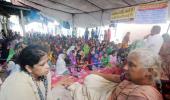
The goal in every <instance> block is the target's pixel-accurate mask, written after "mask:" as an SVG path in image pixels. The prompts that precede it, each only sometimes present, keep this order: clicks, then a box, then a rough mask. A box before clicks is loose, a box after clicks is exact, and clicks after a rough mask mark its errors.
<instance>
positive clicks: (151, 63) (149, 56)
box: [128, 48, 161, 80]
mask: <svg viewBox="0 0 170 100" xmlns="http://www.w3.org/2000/svg"><path fill="white" fill-rule="evenodd" d="M131 55H136V56H138V57H139V58H140V63H141V64H142V65H143V67H144V68H148V69H149V68H151V69H152V70H153V71H152V72H153V75H152V76H153V78H154V80H159V79H160V71H161V60H160V57H159V55H158V54H156V53H154V52H152V51H151V50H150V49H146V48H140V49H135V50H133V51H132V52H130V53H129V55H128V56H131Z"/></svg>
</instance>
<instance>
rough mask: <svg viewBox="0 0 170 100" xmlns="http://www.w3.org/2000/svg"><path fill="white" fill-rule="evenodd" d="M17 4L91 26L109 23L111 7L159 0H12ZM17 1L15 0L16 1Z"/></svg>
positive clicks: (83, 25)
mask: <svg viewBox="0 0 170 100" xmlns="http://www.w3.org/2000/svg"><path fill="white" fill-rule="evenodd" d="M14 1H15V2H13V3H15V4H17V5H26V6H31V7H34V8H36V9H39V10H40V11H41V12H42V13H44V14H46V15H48V16H52V17H54V18H55V19H57V20H67V21H70V22H71V23H73V24H74V25H75V26H81V27H86V26H87V27H93V26H99V25H105V24H109V23H110V17H111V11H112V10H113V9H118V8H124V7H130V6H135V5H138V4H142V3H149V2H155V1H159V0H14ZM16 1H17V2H16Z"/></svg>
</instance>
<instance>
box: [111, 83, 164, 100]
mask: <svg viewBox="0 0 170 100" xmlns="http://www.w3.org/2000/svg"><path fill="white" fill-rule="evenodd" d="M108 100H163V98H162V95H161V94H160V93H159V91H158V90H157V89H156V88H155V87H153V86H149V85H136V84H134V83H133V82H131V81H127V80H124V81H122V82H121V83H119V84H118V85H117V86H116V88H115V90H113V92H112V95H111V96H110V97H109V99H108Z"/></svg>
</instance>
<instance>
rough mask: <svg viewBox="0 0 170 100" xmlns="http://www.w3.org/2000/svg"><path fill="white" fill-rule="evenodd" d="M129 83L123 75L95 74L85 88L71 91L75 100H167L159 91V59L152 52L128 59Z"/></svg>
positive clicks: (142, 51)
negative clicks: (122, 78) (157, 86)
mask: <svg viewBox="0 0 170 100" xmlns="http://www.w3.org/2000/svg"><path fill="white" fill-rule="evenodd" d="M127 63H128V65H127V66H126V67H125V69H126V74H125V76H126V79H124V80H121V78H120V77H121V76H120V75H113V74H102V73H98V72H96V73H93V74H91V75H88V76H87V77H86V78H85V80H84V84H79V83H72V84H71V85H70V86H69V87H67V88H68V89H69V91H70V92H71V96H72V98H73V100H163V98H162V95H161V94H160V92H159V91H158V90H157V89H156V83H157V82H159V78H160V72H159V71H160V69H161V68H160V66H161V62H160V60H159V56H158V55H156V54H155V53H152V52H151V51H149V50H148V49H136V50H134V51H132V52H131V53H130V54H129V55H128V62H127Z"/></svg>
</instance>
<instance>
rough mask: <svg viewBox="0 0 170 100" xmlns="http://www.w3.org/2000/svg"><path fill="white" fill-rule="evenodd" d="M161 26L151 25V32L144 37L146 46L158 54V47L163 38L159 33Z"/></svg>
mask: <svg viewBox="0 0 170 100" xmlns="http://www.w3.org/2000/svg"><path fill="white" fill-rule="evenodd" d="M160 31H161V27H160V26H157V25H155V26H153V27H152V29H151V33H150V34H149V35H148V36H147V37H145V39H146V40H145V45H146V48H149V49H151V50H152V51H153V52H154V53H156V54H159V51H160V48H161V46H162V44H163V38H162V36H161V34H160Z"/></svg>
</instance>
